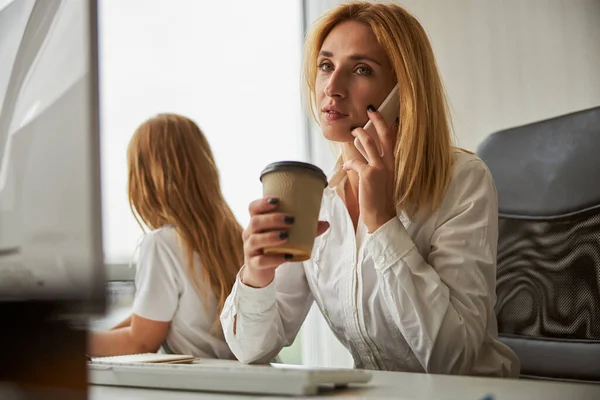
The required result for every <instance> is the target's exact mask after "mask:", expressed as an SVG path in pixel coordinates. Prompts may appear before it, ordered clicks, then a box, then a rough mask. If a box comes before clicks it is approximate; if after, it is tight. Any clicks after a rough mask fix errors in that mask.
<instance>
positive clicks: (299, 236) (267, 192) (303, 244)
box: [260, 161, 327, 261]
mask: <svg viewBox="0 0 600 400" xmlns="http://www.w3.org/2000/svg"><path fill="white" fill-rule="evenodd" d="M260 180H261V182H262V184H263V196H264V197H276V198H278V199H279V206H278V207H277V211H278V212H282V213H287V214H290V215H292V216H294V218H295V221H294V224H293V225H291V226H290V229H289V230H288V233H289V236H288V239H287V241H286V242H285V243H283V244H281V245H279V246H275V247H269V248H265V249H264V253H265V254H291V255H292V256H293V258H292V260H291V261H305V260H308V259H309V258H310V256H311V253H312V247H313V243H314V241H315V235H316V233H317V225H318V222H319V211H320V209H321V199H322V198H323V190H324V189H325V188H326V187H327V177H326V176H325V174H324V173H323V171H322V170H321V169H320V168H318V167H316V166H314V165H312V164H308V163H303V162H298V161H280V162H275V163H272V164H269V165H267V166H266V167H265V169H264V170H263V171H262V173H261V175H260Z"/></svg>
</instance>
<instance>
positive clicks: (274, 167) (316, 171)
mask: <svg viewBox="0 0 600 400" xmlns="http://www.w3.org/2000/svg"><path fill="white" fill-rule="evenodd" d="M292 170H303V171H306V172H309V173H311V174H313V175H315V176H316V177H318V178H321V179H322V180H323V183H324V184H325V187H327V176H326V175H325V173H324V172H323V170H322V169H321V168H319V167H317V166H316V165H313V164H310V163H305V162H302V161H276V162H273V163H271V164H269V165H267V166H266V167H265V168H264V169H263V170H262V172H261V173H260V181H261V182H262V179H263V177H264V176H265V175H267V174H269V173H271V172H278V171H292Z"/></svg>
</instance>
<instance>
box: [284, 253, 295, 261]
mask: <svg viewBox="0 0 600 400" xmlns="http://www.w3.org/2000/svg"><path fill="white" fill-rule="evenodd" d="M283 258H285V259H286V260H291V259H292V258H294V256H293V255H292V254H286V255H284V256H283Z"/></svg>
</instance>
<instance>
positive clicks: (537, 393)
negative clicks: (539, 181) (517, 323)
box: [89, 371, 600, 400]
mask: <svg viewBox="0 0 600 400" xmlns="http://www.w3.org/2000/svg"><path fill="white" fill-rule="evenodd" d="M232 384H234V383H232ZM486 395H492V396H493V397H492V399H493V400H515V399H527V400H535V399H540V400H568V399H577V400H599V399H600V385H584V384H574V383H555V382H539V381H527V380H513V379H510V380H509V379H495V378H473V377H461V376H445V375H426V374H409V373H403V372H379V371H377V372H374V374H373V380H372V381H371V382H370V383H369V384H367V385H364V386H360V387H354V388H349V389H346V390H341V391H335V392H330V393H326V394H324V395H320V396H313V397H291V398H293V399H324V398H325V399H332V398H343V397H347V398H360V399H397V400H425V399H427V400H429V399H440V400H445V399H453V400H454V399H456V400H480V399H482V398H484V397H485V396H486ZM89 398H90V399H91V400H125V399H127V400H142V399H143V400H163V399H167V398H168V399H170V400H198V399H257V398H263V399H268V400H273V399H282V398H283V397H275V396H248V395H232V394H228V395H226V394H217V393H199V392H180V391H164V390H150V389H135V388H119V387H109V386H90V396H89Z"/></svg>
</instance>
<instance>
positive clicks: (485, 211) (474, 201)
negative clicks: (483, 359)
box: [366, 160, 498, 374]
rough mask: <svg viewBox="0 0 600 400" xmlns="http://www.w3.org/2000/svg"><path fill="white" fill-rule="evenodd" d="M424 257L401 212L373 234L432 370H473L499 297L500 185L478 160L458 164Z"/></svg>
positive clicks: (387, 294)
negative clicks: (426, 254) (492, 308)
mask: <svg viewBox="0 0 600 400" xmlns="http://www.w3.org/2000/svg"><path fill="white" fill-rule="evenodd" d="M457 169H458V171H457V172H455V174H454V176H453V179H452V181H451V183H450V185H449V188H448V191H447V193H446V196H445V197H444V200H443V201H442V204H441V207H440V209H439V212H438V218H437V222H436V227H435V230H434V232H433V234H432V236H431V239H430V253H429V256H428V257H427V259H424V258H423V257H422V256H421V254H420V253H419V251H418V250H417V248H416V246H415V244H414V243H413V241H412V239H411V238H410V236H409V235H408V233H407V231H406V230H405V228H404V225H403V224H402V222H401V221H400V220H399V219H398V218H393V219H392V220H390V221H388V222H387V223H386V224H385V225H383V226H382V227H380V228H379V229H378V230H377V231H375V232H373V233H372V234H370V235H369V237H368V239H367V243H366V247H367V249H368V251H369V252H370V254H371V255H372V257H373V259H374V261H375V268H376V269H377V270H378V272H379V274H378V277H379V279H380V283H381V284H380V288H381V290H383V296H384V299H385V302H386V304H387V306H388V307H389V309H390V311H391V314H392V315H393V316H394V319H395V321H394V323H395V324H396V325H397V326H398V328H399V329H400V330H401V332H402V333H403V335H404V337H405V339H406V341H407V343H408V344H409V346H410V347H411V349H412V351H413V353H414V354H415V355H416V357H417V358H418V359H419V361H420V363H421V365H422V366H423V368H424V369H425V371H427V372H431V373H455V374H468V373H470V370H471V368H472V366H473V364H474V363H475V360H476V359H477V356H478V352H479V349H480V348H481V347H482V344H483V341H484V339H485V335H486V332H487V325H488V321H487V319H488V315H489V310H490V309H491V307H493V302H494V301H495V277H496V249H497V241H498V203H497V193H496V188H495V186H494V182H493V179H492V177H491V174H490V173H489V171H488V170H487V167H486V166H485V164H483V162H481V161H480V160H469V161H467V162H466V163H464V164H463V165H460V166H459V167H458V168H457Z"/></svg>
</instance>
